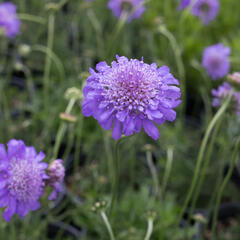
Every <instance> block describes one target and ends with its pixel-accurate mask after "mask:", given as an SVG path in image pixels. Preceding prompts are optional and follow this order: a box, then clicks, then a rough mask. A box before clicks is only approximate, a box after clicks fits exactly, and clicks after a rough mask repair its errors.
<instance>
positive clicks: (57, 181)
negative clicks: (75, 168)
mask: <svg viewBox="0 0 240 240" xmlns="http://www.w3.org/2000/svg"><path fill="white" fill-rule="evenodd" d="M62 162H63V161H62V160H61V159H57V160H54V161H53V162H52V163H51V164H50V165H49V167H48V175H49V185H50V186H51V187H52V188H53V191H52V193H51V195H50V196H49V200H54V199H55V198H56V197H57V193H58V192H62V190H63V188H62V183H63V179H64V176H65V168H64V166H63V164H62Z"/></svg>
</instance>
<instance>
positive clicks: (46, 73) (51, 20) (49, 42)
mask: <svg viewBox="0 0 240 240" xmlns="http://www.w3.org/2000/svg"><path fill="white" fill-rule="evenodd" d="M54 22H55V16H54V13H50V14H49V18H48V39H47V48H48V49H49V50H50V51H52V48H53V40H54ZM50 70H51V58H50V57H49V55H48V54H47V55H46V59H45V67H44V77H43V79H44V100H45V109H47V108H48V105H49V99H48V92H49V77H50Z"/></svg>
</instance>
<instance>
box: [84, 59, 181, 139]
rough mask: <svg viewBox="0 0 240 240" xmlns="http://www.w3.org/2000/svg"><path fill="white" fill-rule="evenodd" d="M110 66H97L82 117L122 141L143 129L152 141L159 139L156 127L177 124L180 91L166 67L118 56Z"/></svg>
mask: <svg viewBox="0 0 240 240" xmlns="http://www.w3.org/2000/svg"><path fill="white" fill-rule="evenodd" d="M116 58H117V61H113V62H112V64H111V66H108V65H107V63H106V62H100V63H98V64H97V66H96V69H97V71H98V72H95V71H94V70H93V69H91V68H90V73H91V76H90V77H89V78H88V79H87V84H86V86H85V87H84V89H83V94H84V97H85V99H84V102H83V107H82V112H83V115H85V116H87V117H90V116H93V117H94V118H95V119H97V120H98V122H99V123H100V124H101V126H102V127H103V128H104V129H106V130H110V129H111V127H112V125H114V126H113V131H112V136H113V138H114V139H119V138H120V137H121V134H122V133H123V134H124V135H126V136H129V135H132V134H134V133H135V132H136V133H139V132H140V131H141V129H142V128H144V130H145V132H146V133H147V134H148V135H149V136H150V137H152V138H153V139H155V140H156V139H158V137H159V131H158V128H157V127H156V126H155V124H154V123H156V124H158V125H160V124H163V123H164V122H165V121H166V120H167V121H174V120H175V118H176V112H175V111H174V110H173V108H175V107H177V106H178V105H179V104H180V102H181V100H179V98H180V95H181V91H180V89H179V88H178V87H176V86H174V85H178V84H179V83H178V80H176V79H175V78H174V77H173V75H172V74H171V73H170V72H169V68H168V67H167V66H163V67H160V68H158V67H157V65H156V63H152V64H151V65H149V64H146V63H144V62H143V60H142V61H139V60H137V59H130V60H128V59H127V58H126V57H119V56H116Z"/></svg>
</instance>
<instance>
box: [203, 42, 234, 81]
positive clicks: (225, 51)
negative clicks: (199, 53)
mask: <svg viewBox="0 0 240 240" xmlns="http://www.w3.org/2000/svg"><path fill="white" fill-rule="evenodd" d="M230 53H231V49H230V48H229V47H225V46H224V45H223V44H221V43H219V44H216V45H212V46H210V47H207V48H206V49H205V50H204V52H203V59H202V65H203V67H204V68H205V69H206V70H207V72H208V74H209V75H210V76H211V78H212V79H214V80H215V79H218V78H222V77H224V76H225V75H226V74H227V73H228V72H229V69H230V61H229V55H230Z"/></svg>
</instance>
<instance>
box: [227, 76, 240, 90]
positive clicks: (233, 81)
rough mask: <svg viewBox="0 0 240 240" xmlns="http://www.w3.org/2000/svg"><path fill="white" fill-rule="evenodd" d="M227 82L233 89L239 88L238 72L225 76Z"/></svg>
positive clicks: (239, 78) (239, 77)
mask: <svg viewBox="0 0 240 240" xmlns="http://www.w3.org/2000/svg"><path fill="white" fill-rule="evenodd" d="M227 79H228V82H229V83H231V84H232V85H233V86H234V87H237V88H240V72H235V73H233V74H228V75H227Z"/></svg>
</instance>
